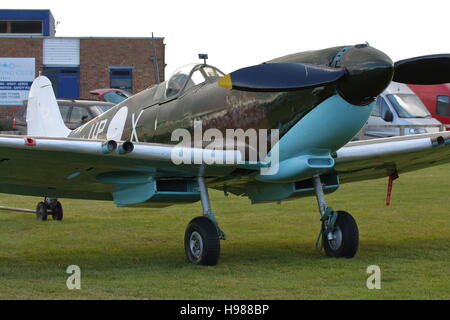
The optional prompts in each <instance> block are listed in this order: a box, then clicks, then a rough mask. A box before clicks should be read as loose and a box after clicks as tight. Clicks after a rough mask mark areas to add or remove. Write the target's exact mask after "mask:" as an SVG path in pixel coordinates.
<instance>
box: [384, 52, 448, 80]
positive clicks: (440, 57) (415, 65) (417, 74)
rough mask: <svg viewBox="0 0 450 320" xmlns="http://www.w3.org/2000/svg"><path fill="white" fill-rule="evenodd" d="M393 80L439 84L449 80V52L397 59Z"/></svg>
mask: <svg viewBox="0 0 450 320" xmlns="http://www.w3.org/2000/svg"><path fill="white" fill-rule="evenodd" d="M394 68H395V72H394V78H393V79H392V80H393V81H395V82H401V83H409V84H439V83H449V82H450V54H434V55H429V56H421V57H415V58H410V59H405V60H400V61H397V62H396V63H395V64H394Z"/></svg>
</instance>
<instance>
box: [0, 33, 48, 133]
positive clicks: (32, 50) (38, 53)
mask: <svg viewBox="0 0 450 320" xmlns="http://www.w3.org/2000/svg"><path fill="white" fill-rule="evenodd" d="M0 57H9V58H33V57H34V58H36V61H35V64H36V76H37V75H38V74H39V70H41V67H42V38H0ZM17 109H18V106H0V130H1V127H2V122H4V121H6V122H8V121H9V120H10V118H12V116H13V115H14V113H15V112H16V111H17Z"/></svg>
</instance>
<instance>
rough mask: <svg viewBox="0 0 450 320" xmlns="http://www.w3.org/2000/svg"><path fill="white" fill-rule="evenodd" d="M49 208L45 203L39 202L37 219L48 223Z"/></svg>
mask: <svg viewBox="0 0 450 320" xmlns="http://www.w3.org/2000/svg"><path fill="white" fill-rule="evenodd" d="M47 210H48V208H47V204H46V203H45V202H39V203H38V204H37V207H36V219H37V220H39V221H46V220H47V216H48V211H47Z"/></svg>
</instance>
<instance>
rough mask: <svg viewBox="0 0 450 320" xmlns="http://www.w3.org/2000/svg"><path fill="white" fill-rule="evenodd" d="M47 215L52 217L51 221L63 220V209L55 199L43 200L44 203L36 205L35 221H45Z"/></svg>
mask: <svg viewBox="0 0 450 320" xmlns="http://www.w3.org/2000/svg"><path fill="white" fill-rule="evenodd" d="M49 215H51V216H52V218H53V220H57V221H61V220H62V219H63V208H62V205H61V203H60V202H59V201H58V199H56V198H44V201H41V202H39V203H38V204H37V207H36V219H37V220H40V221H46V220H47V217H48V216H49Z"/></svg>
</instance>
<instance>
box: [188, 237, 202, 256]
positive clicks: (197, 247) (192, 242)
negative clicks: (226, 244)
mask: <svg viewBox="0 0 450 320" xmlns="http://www.w3.org/2000/svg"><path fill="white" fill-rule="evenodd" d="M189 247H190V249H191V253H192V255H193V256H194V257H195V258H196V259H199V258H200V257H201V255H202V253H203V240H202V237H201V235H200V234H199V233H198V232H197V231H194V232H192V234H191V236H190V238H189Z"/></svg>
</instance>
